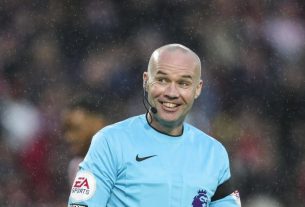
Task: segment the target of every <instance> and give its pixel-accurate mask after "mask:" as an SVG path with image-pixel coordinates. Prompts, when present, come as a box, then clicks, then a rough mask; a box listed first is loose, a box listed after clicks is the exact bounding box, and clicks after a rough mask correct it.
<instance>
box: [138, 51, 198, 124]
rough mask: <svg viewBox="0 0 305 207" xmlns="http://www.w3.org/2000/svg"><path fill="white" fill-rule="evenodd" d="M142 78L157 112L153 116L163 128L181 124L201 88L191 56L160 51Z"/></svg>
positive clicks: (196, 68) (196, 66)
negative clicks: (149, 69) (145, 82)
mask: <svg viewBox="0 0 305 207" xmlns="http://www.w3.org/2000/svg"><path fill="white" fill-rule="evenodd" d="M143 77H144V81H147V87H146V90H147V92H148V100H149V102H150V103H151V104H152V105H153V106H154V107H156V109H157V111H158V112H157V113H156V114H154V115H153V118H154V119H156V120H157V121H158V122H159V123H160V124H161V125H163V126H166V127H176V126H179V125H181V124H182V123H183V121H184V119H185V117H186V115H187V114H188V113H189V111H190V109H191V108H192V105H193V103H194V99H195V98H197V97H198V96H199V94H200V92H201V88H202V81H201V80H200V69H199V68H198V62H197V61H196V59H195V57H194V56H192V55H191V54H189V53H183V52H182V51H179V50H178V51H172V52H164V53H162V54H160V55H159V57H158V58H157V60H156V61H155V63H154V66H153V67H152V68H151V71H149V72H148V73H144V76H143Z"/></svg>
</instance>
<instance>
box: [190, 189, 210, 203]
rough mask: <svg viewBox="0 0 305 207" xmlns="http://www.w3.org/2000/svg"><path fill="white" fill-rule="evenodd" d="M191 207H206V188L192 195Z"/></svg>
mask: <svg viewBox="0 0 305 207" xmlns="http://www.w3.org/2000/svg"><path fill="white" fill-rule="evenodd" d="M192 205H193V207H207V206H208V196H207V191H206V190H199V191H198V194H197V195H196V196H195V197H194V200H193V203H192Z"/></svg>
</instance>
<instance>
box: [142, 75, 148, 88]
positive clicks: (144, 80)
mask: <svg viewBox="0 0 305 207" xmlns="http://www.w3.org/2000/svg"><path fill="white" fill-rule="evenodd" d="M147 81H148V74H147V72H144V73H143V88H144V89H145V90H146V89H147Z"/></svg>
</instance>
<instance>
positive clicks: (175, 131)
mask: <svg viewBox="0 0 305 207" xmlns="http://www.w3.org/2000/svg"><path fill="white" fill-rule="evenodd" d="M202 86H203V81H202V79H201V61H200V59H199V57H198V56H197V55H196V54H195V53H194V52H193V51H192V50H190V49H189V48H187V47H185V46H183V45H181V44H169V45H165V46H163V47H161V48H158V49H157V50H155V51H154V52H153V54H152V56H151V58H150V61H149V64H148V69H147V71H146V72H144V73H143V92H144V95H143V102H144V105H145V107H146V108H147V113H146V114H142V115H138V116H134V117H130V118H128V119H126V120H124V121H121V122H118V123H115V124H112V125H109V126H107V127H104V128H103V129H102V130H100V131H99V132H98V133H97V134H95V135H94V137H93V140H92V143H91V146H90V148H89V151H88V153H87V154H86V157H85V159H84V161H83V162H82V163H81V164H80V170H79V172H78V173H77V175H76V178H75V181H74V183H73V185H72V189H71V193H70V198H69V201H68V206H69V207H71V206H78V207H85V206H86V207H97V206H99V207H106V206H108V207H121V206H128V207H143V206H145V207H156V206H158V207H170V206H172V207H178V206H179V207H186V206H193V207H207V206H210V207H237V206H240V199H239V194H238V191H235V189H234V188H232V185H231V184H230V183H231V182H230V178H231V174H230V165H229V159H228V154H227V151H226V149H225V148H224V146H223V145H222V144H221V143H220V142H218V141H217V140H216V139H214V138H212V137H210V136H209V135H207V134H205V133H204V132H202V131H201V130H199V129H197V128H195V127H194V126H192V125H190V124H188V123H186V122H184V120H185V118H186V116H187V115H188V113H189V112H190V110H191V108H192V105H193V103H194V101H195V99H197V98H198V97H199V95H200V93H201V89H202Z"/></svg>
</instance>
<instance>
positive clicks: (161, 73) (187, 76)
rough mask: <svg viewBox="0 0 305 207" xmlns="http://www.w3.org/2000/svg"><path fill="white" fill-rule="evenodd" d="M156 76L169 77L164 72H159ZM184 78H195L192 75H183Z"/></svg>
mask: <svg viewBox="0 0 305 207" xmlns="http://www.w3.org/2000/svg"><path fill="white" fill-rule="evenodd" d="M156 75H167V73H165V72H162V71H158V72H157V73H156ZM182 78H189V79H193V77H192V76H191V75H182Z"/></svg>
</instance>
